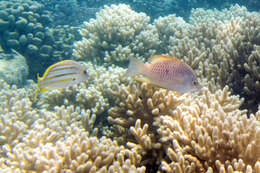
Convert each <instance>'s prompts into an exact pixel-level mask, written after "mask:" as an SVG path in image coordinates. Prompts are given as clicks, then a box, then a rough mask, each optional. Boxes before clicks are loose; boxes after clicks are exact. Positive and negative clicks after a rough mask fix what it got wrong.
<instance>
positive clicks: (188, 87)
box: [127, 55, 201, 93]
mask: <svg viewBox="0 0 260 173" xmlns="http://www.w3.org/2000/svg"><path fill="white" fill-rule="evenodd" d="M138 74H141V75H143V77H142V78H140V79H138V78H137V80H141V81H146V82H148V83H151V84H154V85H156V86H159V87H162V88H166V89H170V90H174V91H178V92H180V93H185V92H193V91H199V90H200V88H201V86H200V84H199V83H198V80H197V77H196V75H195V73H194V71H193V70H192V68H191V67H190V66H189V65H187V64H186V63H184V62H182V61H181V60H179V59H177V58H174V57H170V56H160V55H156V56H152V57H151V58H150V59H149V63H147V64H144V63H143V62H142V61H140V60H138V59H135V58H130V63H129V67H128V71H127V75H128V76H135V75H138Z"/></svg>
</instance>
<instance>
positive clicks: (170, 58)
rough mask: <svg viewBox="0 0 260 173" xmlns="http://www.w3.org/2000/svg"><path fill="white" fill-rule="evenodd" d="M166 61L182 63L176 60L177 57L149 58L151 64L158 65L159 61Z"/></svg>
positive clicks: (161, 56)
mask: <svg viewBox="0 0 260 173" xmlns="http://www.w3.org/2000/svg"><path fill="white" fill-rule="evenodd" d="M164 60H168V61H169V60H170V61H178V62H182V61H181V60H179V59H178V58H175V57H172V56H164V55H153V56H151V57H150V58H149V60H148V62H149V63H156V62H158V61H164Z"/></svg>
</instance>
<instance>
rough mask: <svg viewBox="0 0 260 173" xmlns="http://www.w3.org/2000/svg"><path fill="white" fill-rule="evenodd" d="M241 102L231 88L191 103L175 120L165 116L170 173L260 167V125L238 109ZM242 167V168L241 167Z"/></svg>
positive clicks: (166, 164)
mask: <svg viewBox="0 0 260 173" xmlns="http://www.w3.org/2000/svg"><path fill="white" fill-rule="evenodd" d="M240 104H241V101H240V100H239V99H238V98H237V97H234V96H230V93H229V92H228V88H227V87H226V88H225V89H224V90H223V91H218V92H216V94H211V93H210V92H209V91H208V90H205V91H204V93H203V95H202V96H200V97H198V98H196V99H194V98H187V100H186V101H185V102H184V103H183V104H182V105H180V106H179V107H178V108H177V109H176V110H174V112H173V115H171V116H161V117H160V119H161V120H160V121H159V122H158V123H159V124H158V125H159V129H158V133H159V134H160V135H161V139H160V141H161V142H163V143H168V144H169V145H168V147H167V148H166V152H167V155H168V157H169V158H170V160H171V161H170V162H167V161H163V162H162V165H161V166H162V167H161V168H162V170H165V171H166V172H172V171H174V170H175V171H181V172H198V171H200V172H201V171H202V172H207V171H209V172H215V171H218V172H223V171H227V172H228V171H241V172H245V171H247V170H249V169H250V170H253V172H257V170H259V166H260V164H259V163H260V147H259V146H260V140H259V136H260V122H259V121H257V120H256V117H255V116H254V115H250V117H249V118H248V117H247V115H246V114H245V113H244V111H241V110H238V109H237V108H238V107H239V105H240ZM238 165H239V166H238Z"/></svg>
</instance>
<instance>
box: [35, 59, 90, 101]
mask: <svg viewBox="0 0 260 173" xmlns="http://www.w3.org/2000/svg"><path fill="white" fill-rule="evenodd" d="M87 78H88V74H87V71H86V69H85V68H84V67H83V66H82V65H81V64H80V63H78V62H76V61H73V60H64V61H60V62H58V63H56V64H53V65H51V66H50V67H49V68H48V69H47V70H46V71H45V72H44V74H43V76H42V77H40V76H39V74H38V75H37V79H38V83H37V89H36V91H35V95H34V100H36V98H37V94H38V90H40V93H43V92H46V91H49V90H52V89H58V88H63V87H68V86H72V85H74V84H78V83H80V82H82V81H85V80H87Z"/></svg>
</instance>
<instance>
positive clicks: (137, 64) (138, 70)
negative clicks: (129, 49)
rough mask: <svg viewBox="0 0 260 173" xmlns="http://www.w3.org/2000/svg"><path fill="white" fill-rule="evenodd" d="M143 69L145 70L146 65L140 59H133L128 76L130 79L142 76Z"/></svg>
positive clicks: (131, 59)
mask: <svg viewBox="0 0 260 173" xmlns="http://www.w3.org/2000/svg"><path fill="white" fill-rule="evenodd" d="M143 69H144V63H143V62H142V61H141V60H139V59H136V58H132V57H131V58H130V62H129V65H128V70H127V73H126V75H127V76H128V77H131V76H135V75H137V74H142V71H143Z"/></svg>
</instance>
